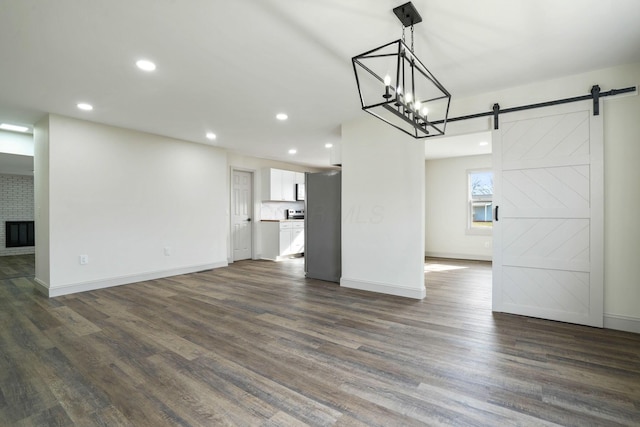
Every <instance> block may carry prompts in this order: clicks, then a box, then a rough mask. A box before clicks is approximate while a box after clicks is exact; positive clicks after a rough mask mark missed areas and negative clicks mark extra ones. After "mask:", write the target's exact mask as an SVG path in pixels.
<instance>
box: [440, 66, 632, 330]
mask: <svg viewBox="0 0 640 427" xmlns="http://www.w3.org/2000/svg"><path fill="white" fill-rule="evenodd" d="M639 76H640V63H634V64H628V65H621V66H618V67H612V68H606V69H602V70H596V71H591V72H586V73H582V74H577V75H572V76H566V77H561V78H556V79H553V80H548V81H542V82H535V83H531V84H528V85H523V86H518V87H513V88H510V89H504V90H501V91H496V92H489V93H484V94H480V95H476V96H472V97H468V98H462V99H455V98H454V100H453V101H452V103H451V112H450V115H449V116H450V117H457V116H463V115H467V114H473V113H478V112H484V111H490V110H491V106H492V105H493V104H494V103H496V102H497V103H499V104H500V107H501V108H510V107H516V106H520V105H527V104H533V103H538V102H544V101H552V100H555V99H562V98H569V97H574V96H580V95H585V94H588V93H589V91H590V89H591V87H592V86H593V85H595V84H598V85H599V86H600V88H601V90H602V91H603V92H604V91H608V90H610V89H621V88H625V87H629V86H636V87H638V85H639V84H640V79H639ZM601 102H602V105H603V112H602V114H603V123H604V193H605V194H604V199H605V200H604V206H605V212H604V215H605V219H604V271H605V273H604V317H605V319H604V325H605V327H608V328H613V329H621V330H627V331H632V332H637V333H640V304H638V301H640V280H638V277H640V263H638V260H637V257H638V254H639V253H640V222H639V221H638V215H637V213H638V212H640V192H639V191H638V189H637V183H638V182H640V168H638V159H640V120H638V117H640V96H638V92H636V93H635V94H629V95H618V96H612V97H606V98H602V100H601ZM491 122H492V118H480V119H474V120H464V121H460V122H450V123H449V124H448V125H447V134H448V135H454V134H461V133H469V132H479V131H486V130H490V129H491Z"/></svg>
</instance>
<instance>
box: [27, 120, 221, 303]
mask: <svg viewBox="0 0 640 427" xmlns="http://www.w3.org/2000/svg"><path fill="white" fill-rule="evenodd" d="M48 129H49V134H48V142H49V144H48V150H49V152H48V160H49V161H48V165H43V163H45V161H44V159H39V157H40V155H41V154H42V153H41V151H40V149H44V144H41V143H40V142H39V140H40V139H42V141H44V140H45V138H44V137H43V136H38V134H39V132H36V164H37V169H36V176H37V177H38V180H39V179H40V178H42V180H43V182H45V180H44V177H43V176H41V175H44V174H46V168H47V166H48V197H49V209H48V213H49V221H48V225H49V240H50V244H49V245H50V250H49V253H48V260H49V278H48V279H49V280H48V283H45V284H44V285H45V286H46V287H47V288H48V294H49V296H56V295H63V294H68V293H73V292H78V291H84V290H91V289H97V288H103V287H109V286H115V285H121V284H126V283H132V282H136V281H140V280H150V279H155V278H160V277H167V276H172V275H176V274H183V273H189V272H194V271H200V270H204V269H210V268H215V267H220V266H225V265H227V244H226V242H227V213H226V212H227V209H228V204H227V200H228V185H227V168H226V164H227V159H226V152H225V151H224V150H221V149H219V148H215V147H211V146H207V145H202V144H195V143H190V142H186V141H179V140H175V139H171V138H166V137H161V136H157V135H151V134H146V133H142V132H136V131H131V130H126V129H121V128H116V127H112V126H107V125H101V124H96V123H90V122H86V121H81V120H76V119H71V118H67V117H61V116H56V115H50V116H49V126H48ZM43 151H44V150H43ZM45 183H46V182H45ZM40 189H41V191H40V194H39V200H40V202H41V203H40V205H41V206H40V207H42V208H44V207H45V204H44V203H42V201H43V200H45V199H44V195H43V194H42V192H43V191H46V189H47V187H46V186H41V187H40ZM39 214H40V211H39ZM39 255H40V252H38V254H37V255H36V256H37V257H39ZM80 255H87V256H88V261H89V262H88V263H87V264H84V265H81V264H80V262H79V257H80ZM40 261H42V260H37V262H40ZM42 265H44V264H42ZM45 277H46V276H45V275H44V274H42V275H41V278H42V280H43V281H44V278H45Z"/></svg>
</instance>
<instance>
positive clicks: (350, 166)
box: [340, 114, 425, 299]
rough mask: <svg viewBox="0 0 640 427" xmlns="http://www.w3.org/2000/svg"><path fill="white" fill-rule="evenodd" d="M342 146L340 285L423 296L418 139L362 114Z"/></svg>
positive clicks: (347, 129)
mask: <svg viewBox="0 0 640 427" xmlns="http://www.w3.org/2000/svg"><path fill="white" fill-rule="evenodd" d="M341 145H342V279H341V281H340V284H341V286H345V287H349V288H356V289H363V290H367V291H373V292H381V293H386V294H392V295H399V296H404V297H409V298H417V299H421V298H424V296H425V287H424V239H422V236H424V210H425V208H424V198H425V191H424V165H425V162H424V142H423V141H419V140H415V139H413V138H411V137H409V136H407V135H405V134H403V133H402V132H400V131H398V130H396V129H394V128H392V127H391V126H389V125H387V124H385V123H384V122H382V121H380V120H378V119H376V118H373V117H371V116H368V115H364V114H363V117H362V118H359V119H358V120H356V121H352V122H349V123H345V124H343V126H342V144H341Z"/></svg>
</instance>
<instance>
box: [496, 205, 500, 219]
mask: <svg viewBox="0 0 640 427" xmlns="http://www.w3.org/2000/svg"><path fill="white" fill-rule="evenodd" d="M499 208H500V206H496V219H495V221H496V222H497V221H498V209H499Z"/></svg>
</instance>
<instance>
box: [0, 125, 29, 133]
mask: <svg viewBox="0 0 640 427" xmlns="http://www.w3.org/2000/svg"><path fill="white" fill-rule="evenodd" d="M0 129H3V130H10V131H13V132H27V131H28V130H29V128H28V127H26V126H20V125H12V124H10V123H2V124H0Z"/></svg>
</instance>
